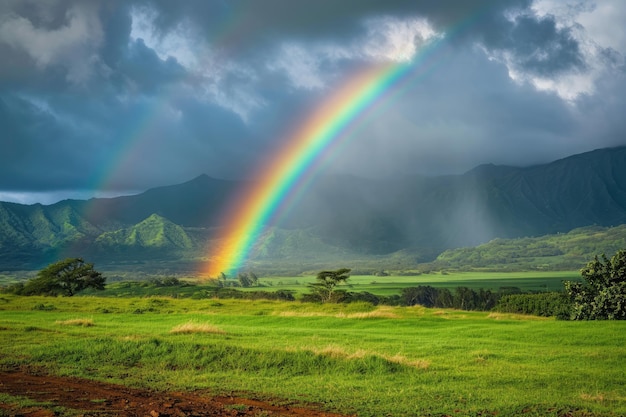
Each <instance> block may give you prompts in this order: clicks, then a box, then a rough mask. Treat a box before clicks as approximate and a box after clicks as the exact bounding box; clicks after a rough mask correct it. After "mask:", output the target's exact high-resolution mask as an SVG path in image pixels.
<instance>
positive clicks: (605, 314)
mask: <svg viewBox="0 0 626 417" xmlns="http://www.w3.org/2000/svg"><path fill="white" fill-rule="evenodd" d="M580 272H581V275H582V277H583V279H584V280H585V282H572V281H566V282H564V285H565V292H566V293H567V295H568V296H569V298H570V301H571V302H572V313H571V318H572V319H573V320H602V319H607V320H625V319H626V250H620V251H618V252H617V253H616V254H615V255H613V257H612V258H611V259H608V258H607V257H606V256H605V255H602V259H601V260H600V259H598V257H597V256H596V257H595V258H594V260H593V261H591V262H589V263H588V264H587V266H585V267H584V268H583V269H582V270H581V271H580Z"/></svg>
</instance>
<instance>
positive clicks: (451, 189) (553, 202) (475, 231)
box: [0, 147, 626, 270]
mask: <svg viewBox="0 0 626 417" xmlns="http://www.w3.org/2000/svg"><path fill="white" fill-rule="evenodd" d="M241 185H242V184H241V183H239V182H237V181H226V180H219V179H214V178H210V177H208V176H206V175H201V176H199V177H197V178H195V179H193V180H191V181H188V182H186V183H183V184H179V185H173V186H166V187H159V188H154V189H150V190H148V191H146V192H144V193H141V194H138V195H134V196H125V197H117V198H110V199H92V200H89V201H83V200H65V201H61V202H58V203H56V204H52V205H41V204H34V205H22V204H16V203H7V202H2V203H0V269H4V270H10V269H32V268H39V267H40V266H41V265H45V264H46V263H48V262H50V261H51V260H54V259H56V258H57V257H61V256H69V255H73V256H84V257H86V258H89V260H90V261H92V260H93V261H97V262H99V263H101V264H102V263H104V264H115V263H120V262H122V263H123V262H148V261H171V262H177V261H180V262H196V261H198V262H204V261H207V260H208V259H207V258H206V257H207V256H208V253H209V252H208V248H209V247H210V245H211V244H212V243H214V242H213V239H215V236H216V234H215V232H216V231H217V230H218V228H219V227H220V222H221V221H222V217H221V216H220V214H221V213H222V210H223V207H224V204H225V203H227V202H228V201H229V199H230V198H231V196H232V195H233V193H234V192H236V191H237V190H238V189H240V188H241ZM620 224H626V147H620V148H610V149H599V150H596V151H593V152H588V153H584V154H579V155H574V156H571V157H568V158H565V159H561V160H558V161H555V162H552V163H550V164H545V165H538V166H532V167H524V168H516V167H508V166H494V165H482V166H479V167H476V168H475V169H473V170H471V171H469V172H467V173H465V174H463V175H455V176H440V177H417V176H415V177H403V178H395V179H386V180H371V179H363V178H356V177H348V176H343V177H336V176H335V177H332V178H331V177H321V178H319V179H318V181H317V182H316V183H315V184H314V185H313V186H312V187H311V189H309V190H308V191H307V193H306V194H305V195H304V197H302V198H301V199H300V201H297V202H296V204H295V205H294V206H293V207H292V208H291V210H289V212H288V213H287V214H286V215H285V216H284V217H283V218H280V219H278V222H277V223H276V224H275V225H273V227H271V228H269V229H268V230H267V232H266V233H265V235H264V238H262V239H260V241H259V243H258V245H257V246H256V248H255V249H254V250H253V253H252V259H263V260H265V261H272V260H276V261H277V262H282V263H285V262H292V263H293V264H294V265H297V264H299V263H301V262H304V261H306V259H311V258H315V259H318V260H324V259H327V260H328V261H329V262H340V261H341V259H344V258H351V257H358V256H362V257H376V258H377V259H385V257H386V258H387V259H389V260H393V258H394V256H396V254H397V253H411V254H412V255H411V256H412V259H413V260H414V261H415V262H422V261H430V260H432V259H434V257H436V255H438V254H439V253H440V252H442V251H444V250H445V249H450V248H457V247H465V246H473V245H477V244H480V243H485V242H488V241H490V240H492V239H494V238H514V237H525V236H541V235H546V234H554V233H565V232H569V231H570V230H572V229H575V228H578V227H583V226H589V225H598V226H617V225H620Z"/></svg>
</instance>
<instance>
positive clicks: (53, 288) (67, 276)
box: [23, 258, 106, 297]
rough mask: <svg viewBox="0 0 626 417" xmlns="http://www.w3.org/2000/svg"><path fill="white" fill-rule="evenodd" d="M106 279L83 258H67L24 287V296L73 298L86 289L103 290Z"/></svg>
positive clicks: (39, 274)
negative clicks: (63, 296)
mask: <svg viewBox="0 0 626 417" xmlns="http://www.w3.org/2000/svg"><path fill="white" fill-rule="evenodd" d="M105 281H106V278H105V277H104V276H102V274H101V273H100V272H98V271H96V270H95V269H93V264H87V263H85V261H83V259H82V258H67V259H64V260H62V261H59V262H56V263H53V264H50V265H48V266H47V267H45V268H44V269H42V270H41V271H39V273H38V274H37V277H36V278H33V279H31V280H30V281H28V282H27V283H26V285H24V290H23V294H24V295H55V296H56V295H65V296H68V297H71V296H72V295H74V294H76V293H77V292H78V291H81V290H84V289H85V288H94V289H96V290H103V289H104V284H105Z"/></svg>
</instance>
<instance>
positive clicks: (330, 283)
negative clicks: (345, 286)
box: [309, 268, 351, 303]
mask: <svg viewBox="0 0 626 417" xmlns="http://www.w3.org/2000/svg"><path fill="white" fill-rule="evenodd" d="M350 271H351V269H349V268H341V269H338V270H336V271H321V272H320V273H318V274H317V277H316V279H317V282H316V283H314V284H310V285H309V287H311V289H312V290H313V292H314V293H315V294H316V295H317V296H318V297H319V298H320V300H321V301H322V303H327V302H329V301H333V296H334V295H335V287H336V286H337V284H339V283H341V282H346V281H347V280H348V278H350Z"/></svg>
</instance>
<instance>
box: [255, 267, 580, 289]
mask: <svg viewBox="0 0 626 417" xmlns="http://www.w3.org/2000/svg"><path fill="white" fill-rule="evenodd" d="M564 280H571V281H576V280H580V272H579V271H550V272H450V273H443V274H442V273H439V272H437V273H430V274H421V275H415V276H395V275H392V276H386V277H384V276H383V277H379V276H373V275H353V276H351V277H350V279H349V280H348V282H347V285H345V286H342V287H341V288H342V289H346V290H348V291H357V292H358V291H367V292H371V293H372V294H376V295H393V294H400V291H401V290H402V288H405V287H417V286H419V285H431V286H433V287H445V288H450V289H452V288H456V287H459V286H463V287H470V288H473V289H479V288H483V289H490V290H498V289H499V288H501V287H517V288H520V289H521V290H522V291H562V290H563V281H564ZM314 281H315V277H314V276H306V277H295V278H292V277H283V278H261V279H260V280H259V282H260V283H261V284H263V285H266V286H267V287H268V288H269V289H273V290H292V291H294V292H296V293H302V292H307V291H308V289H307V287H306V285H307V284H309V283H313V282H314Z"/></svg>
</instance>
